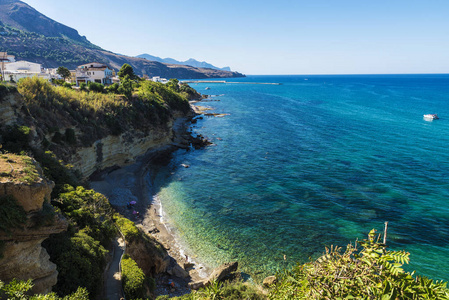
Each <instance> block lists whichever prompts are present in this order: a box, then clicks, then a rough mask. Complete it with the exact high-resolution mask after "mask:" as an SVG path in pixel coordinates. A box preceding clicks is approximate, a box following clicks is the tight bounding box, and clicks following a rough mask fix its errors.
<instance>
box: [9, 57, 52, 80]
mask: <svg viewBox="0 0 449 300" xmlns="http://www.w3.org/2000/svg"><path fill="white" fill-rule="evenodd" d="M2 65H3V70H2V73H3V75H4V77H5V80H11V79H13V80H14V81H16V82H17V81H18V80H19V79H21V78H26V77H33V76H38V77H40V78H44V79H47V80H49V79H50V78H51V77H50V74H48V73H46V72H45V71H44V69H42V66H41V65H40V64H37V63H32V62H29V61H24V60H20V61H15V62H5V63H3V64H2Z"/></svg>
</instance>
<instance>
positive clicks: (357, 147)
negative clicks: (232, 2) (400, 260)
mask: <svg viewBox="0 0 449 300" xmlns="http://www.w3.org/2000/svg"><path fill="white" fill-rule="evenodd" d="M306 79H307V80H306ZM228 81H234V82H235V81H240V82H275V83H282V85H256V84H231V83H228V84H212V83H207V84H206V83H201V84H192V87H194V88H195V89H197V90H198V91H199V92H201V93H205V94H213V95H221V96H219V97H214V98H211V99H213V100H220V101H216V102H204V103H201V104H198V105H202V106H209V107H211V108H213V112H217V113H227V114H229V115H227V116H225V117H221V118H220V117H215V118H205V119H203V120H200V121H199V122H198V123H197V124H196V125H194V126H193V131H194V132H197V133H201V134H203V135H204V136H207V137H209V138H210V139H211V140H212V141H213V142H214V143H215V145H214V146H211V147H208V148H206V149H204V150H196V151H178V152H177V153H176V154H175V155H174V158H173V160H172V161H171V163H170V165H169V166H168V167H166V168H164V169H163V170H162V171H161V172H159V175H158V177H157V179H156V181H155V184H156V186H158V187H159V188H160V190H159V198H160V200H161V202H162V205H163V207H164V211H165V213H166V214H167V218H168V219H169V222H170V223H172V224H173V225H174V226H175V227H176V228H177V229H178V231H177V234H178V235H179V237H180V238H181V240H182V241H183V243H184V245H185V247H186V248H187V249H189V251H190V252H191V253H195V254H196V255H197V256H198V259H199V260H202V261H204V262H206V263H207V264H209V265H211V266H216V265H219V264H221V263H223V262H226V261H231V260H238V261H239V262H240V266H241V269H242V270H243V271H244V272H246V273H248V274H250V275H251V276H252V277H255V278H257V277H263V276H265V275H268V274H272V273H274V272H275V271H276V270H278V269H280V268H283V267H287V266H291V265H294V264H295V262H297V261H299V262H306V261H307V260H308V259H309V257H312V258H316V257H317V256H319V255H320V254H322V253H323V251H324V247H325V246H330V245H339V246H345V245H347V244H348V243H349V242H354V241H355V240H356V239H357V238H358V239H359V240H360V239H363V238H366V235H367V233H368V232H369V231H370V230H371V229H372V228H376V229H378V230H379V231H382V230H383V226H384V222H385V221H388V222H389V230H388V241H387V244H388V245H389V247H390V248H392V249H395V250H400V249H405V250H407V251H409V252H410V253H411V264H410V265H409V266H408V267H407V270H409V271H411V270H416V271H417V273H418V274H421V275H427V276H430V277H432V278H433V279H444V280H449V271H448V270H449V245H448V244H449V151H448V149H449V75H353V76H249V77H247V78H242V79H229V80H228ZM206 87H210V89H209V90H205V88H206ZM427 113H437V114H438V115H439V116H440V120H434V121H430V122H429V121H425V120H424V119H423V114H427ZM181 164H188V165H190V168H183V167H180V165H181ZM284 255H286V257H287V260H286V261H285V260H284Z"/></svg>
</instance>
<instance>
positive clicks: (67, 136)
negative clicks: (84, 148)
mask: <svg viewBox="0 0 449 300" xmlns="http://www.w3.org/2000/svg"><path fill="white" fill-rule="evenodd" d="M64 140H65V141H66V142H67V143H68V144H70V145H75V144H76V136H75V130H73V129H72V128H67V129H66V130H65V133H64Z"/></svg>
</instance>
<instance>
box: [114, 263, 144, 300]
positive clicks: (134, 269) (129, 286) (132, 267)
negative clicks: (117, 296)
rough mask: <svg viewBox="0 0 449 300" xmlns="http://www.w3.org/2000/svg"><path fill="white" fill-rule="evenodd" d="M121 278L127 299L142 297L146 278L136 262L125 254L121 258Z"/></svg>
mask: <svg viewBox="0 0 449 300" xmlns="http://www.w3.org/2000/svg"><path fill="white" fill-rule="evenodd" d="M121 263H122V279H123V289H124V291H125V295H126V296H127V297H128V298H129V299H136V298H144V297H145V286H146V285H147V281H148V280H147V278H146V276H145V274H144V273H143V271H142V269H140V268H139V267H138V266H137V263H136V262H135V261H134V260H133V259H132V258H131V257H129V256H128V255H127V254H125V255H124V256H123V259H122V262H121Z"/></svg>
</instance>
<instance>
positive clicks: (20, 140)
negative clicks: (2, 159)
mask: <svg viewBox="0 0 449 300" xmlns="http://www.w3.org/2000/svg"><path fill="white" fill-rule="evenodd" d="M30 132H31V129H30V128H29V127H27V126H19V125H17V124H16V125H13V126H6V127H5V128H4V129H3V130H1V131H0V136H2V142H1V143H2V148H3V149H4V150H6V151H9V152H12V153H20V152H22V151H29V150H30V149H31V148H30V146H29V140H30Z"/></svg>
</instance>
